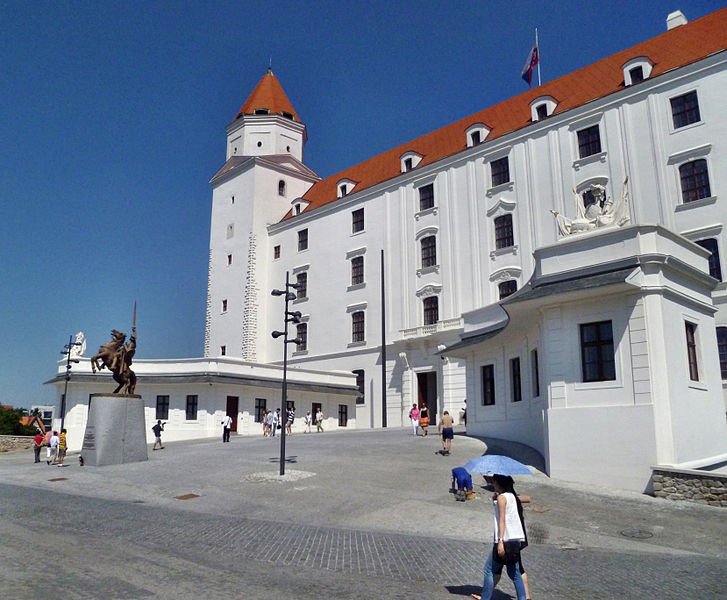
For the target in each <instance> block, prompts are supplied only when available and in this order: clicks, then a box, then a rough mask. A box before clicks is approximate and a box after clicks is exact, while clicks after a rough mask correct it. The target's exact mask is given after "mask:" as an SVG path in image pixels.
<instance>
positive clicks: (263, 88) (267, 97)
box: [235, 69, 300, 121]
mask: <svg viewBox="0 0 727 600" xmlns="http://www.w3.org/2000/svg"><path fill="white" fill-rule="evenodd" d="M263 108H264V109H267V110H269V111H270V112H271V113H274V114H279V115H282V114H283V113H288V114H291V115H293V119H294V120H295V121H300V117H299V116H298V113H296V112H295V109H294V108H293V105H292V104H291V102H290V100H288V96H286V94H285V92H284V91H283V86H281V85H280V82H279V81H278V79H277V77H275V75H273V72H272V71H271V70H270V69H268V72H267V73H265V75H263V78H262V79H261V80H260V81H259V82H258V84H257V85H256V86H255V89H254V90H253V91H252V94H250V96H249V97H248V99H247V100H245V104H243V105H242V108H241V109H240V111H239V112H238V113H237V116H235V118H236V119H239V118H240V117H241V116H242V115H254V114H255V110H256V109H263Z"/></svg>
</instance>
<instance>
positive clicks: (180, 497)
mask: <svg viewBox="0 0 727 600" xmlns="http://www.w3.org/2000/svg"><path fill="white" fill-rule="evenodd" d="M174 497H175V498H176V499H177V500H191V499H192V498H199V494H182V495H181V496H174Z"/></svg>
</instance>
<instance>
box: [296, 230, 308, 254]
mask: <svg viewBox="0 0 727 600" xmlns="http://www.w3.org/2000/svg"><path fill="white" fill-rule="evenodd" d="M303 250H308V230H307V229H301V230H300V231H299V232H298V252H302V251H303Z"/></svg>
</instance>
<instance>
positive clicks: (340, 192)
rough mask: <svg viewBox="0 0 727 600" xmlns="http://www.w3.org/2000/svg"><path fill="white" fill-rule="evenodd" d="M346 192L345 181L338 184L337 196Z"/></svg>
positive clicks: (340, 196) (341, 195)
mask: <svg viewBox="0 0 727 600" xmlns="http://www.w3.org/2000/svg"><path fill="white" fill-rule="evenodd" d="M346 194H348V186H347V185H346V184H345V183H342V184H341V185H339V186H338V196H339V198H342V197H343V196H345V195H346Z"/></svg>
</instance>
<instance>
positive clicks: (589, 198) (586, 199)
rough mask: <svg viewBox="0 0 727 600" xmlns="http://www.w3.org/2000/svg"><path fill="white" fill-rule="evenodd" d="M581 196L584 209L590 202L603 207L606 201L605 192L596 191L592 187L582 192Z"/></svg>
mask: <svg viewBox="0 0 727 600" xmlns="http://www.w3.org/2000/svg"><path fill="white" fill-rule="evenodd" d="M582 197H583V208H586V209H587V208H588V207H589V206H591V205H592V204H597V205H598V208H603V204H604V203H605V202H606V194H603V193H601V192H600V191H598V192H596V191H595V190H594V189H593V188H589V189H587V190H586V191H585V192H583V194H582ZM596 214H598V213H596ZM586 216H588V215H586Z"/></svg>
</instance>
